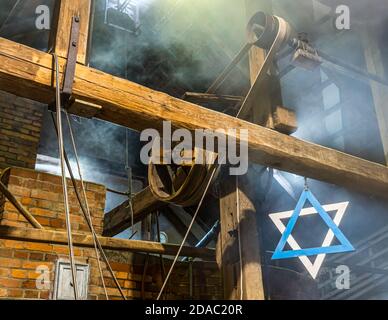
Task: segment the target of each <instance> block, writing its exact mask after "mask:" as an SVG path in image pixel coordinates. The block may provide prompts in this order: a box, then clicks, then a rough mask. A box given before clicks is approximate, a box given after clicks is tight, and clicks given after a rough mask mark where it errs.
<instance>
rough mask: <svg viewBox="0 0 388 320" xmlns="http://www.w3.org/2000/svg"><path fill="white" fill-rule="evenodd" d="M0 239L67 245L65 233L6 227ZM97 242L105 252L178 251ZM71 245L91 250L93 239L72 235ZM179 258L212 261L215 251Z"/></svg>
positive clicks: (142, 243) (170, 253)
mask: <svg viewBox="0 0 388 320" xmlns="http://www.w3.org/2000/svg"><path fill="white" fill-rule="evenodd" d="M0 239H7V240H17V241H23V242H38V243H50V244H58V245H65V246H67V244H68V240H67V235H66V232H61V231H49V230H37V229H25V228H15V227H8V226H0ZM99 240H100V243H101V246H102V248H103V249H107V250H116V251H126V252H142V253H152V254H162V255H167V256H174V255H176V254H177V252H178V249H179V245H175V244H162V243H158V242H150V241H139V240H125V239H115V238H105V237H99ZM73 244H74V246H76V247H83V248H93V246H94V242H93V237H92V236H91V235H87V234H80V233H74V234H73ZM181 256H182V257H193V258H202V259H205V260H209V259H210V260H214V258H215V250H213V249H207V248H192V247H184V248H183V250H182V253H181Z"/></svg>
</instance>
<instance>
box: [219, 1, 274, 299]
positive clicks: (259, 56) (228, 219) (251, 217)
mask: <svg viewBox="0 0 388 320" xmlns="http://www.w3.org/2000/svg"><path fill="white" fill-rule="evenodd" d="M245 5H246V12H247V17H248V19H250V18H251V17H252V15H253V14H254V13H256V12H257V11H264V12H266V13H268V14H271V13H272V3H271V0H262V1H255V0H245ZM265 57H266V52H265V51H264V50H263V49H260V48H257V47H254V48H252V49H251V51H250V53H249V64H250V68H249V69H250V78H251V82H252V83H253V82H254V81H255V79H256V76H257V74H258V72H259V70H260V68H261V66H262V65H263V63H264V60H265ZM274 85H275V87H274ZM274 88H276V89H279V90H278V91H277V92H276V95H277V96H278V97H277V98H280V99H281V93H280V85H279V82H278V83H277V85H276V83H275V82H274V79H272V77H271V76H268V78H267V81H264V82H263V85H262V87H261V89H260V90H259V91H258V92H257V93H256V94H257V97H258V99H255V105H254V106H251V110H252V114H251V120H252V121H253V122H254V123H257V124H260V125H264V126H267V127H269V128H273V123H274V122H273V118H272V105H273V101H272V94H271V92H272V91H273V89H274ZM276 89H275V90H276ZM248 177H249V178H250V179H255V178H258V177H257V173H256V171H252V170H250V171H249V172H248V174H247V176H245V177H239V178H238V179H239V183H238V187H237V183H236V179H235V177H230V178H228V181H226V183H225V184H224V188H223V191H222V196H221V198H220V221H221V232H220V235H219V239H218V246H217V260H218V262H219V264H220V265H221V269H222V273H223V279H224V298H225V299H231V300H238V299H241V298H242V299H244V300H264V299H265V292H264V282H263V272H262V266H261V249H260V242H261V241H260V234H259V222H258V219H259V217H258V213H257V209H256V207H255V203H254V201H253V199H254V196H255V195H254V192H253V193H252V192H250V191H251V190H250V187H249V179H248ZM239 234H240V236H239ZM239 241H240V243H239ZM240 255H241V256H240ZM240 259H241V261H240ZM241 265H242V268H241Z"/></svg>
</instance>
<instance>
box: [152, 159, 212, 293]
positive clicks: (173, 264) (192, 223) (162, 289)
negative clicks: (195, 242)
mask: <svg viewBox="0 0 388 320" xmlns="http://www.w3.org/2000/svg"><path fill="white" fill-rule="evenodd" d="M217 169H218V166H215V167H214V168H213V171H212V174H211V176H210V179H209V182H208V184H207V185H206V188H205V191H204V192H203V195H202V198H201V200H200V202H199V204H198V207H197V210H196V211H195V213H194V216H193V219H192V220H191V223H190V225H189V227H188V229H187V232H186V234H185V236H184V238H183V240H182V243H181V245H180V246H179V249H178V252H177V254H176V256H175V258H174V261H173V263H172V265H171V268H170V270H169V271H168V274H167V276H166V279H165V280H164V283H163V286H162V288H161V289H160V292H159V295H158V297H157V300H160V298H161V296H162V294H163V292H164V289H165V288H166V285H167V283H168V281H169V279H170V277H171V274H172V272H173V270H174V268H175V265H176V263H177V262H178V259H179V257H180V255H181V252H182V249H183V246H184V245H185V243H186V241H187V238H188V237H189V234H190V232H191V229H192V228H193V225H194V222H195V220H197V216H198V214H199V210H200V209H201V207H202V203H203V201H204V200H205V197H206V194H207V192H208V190H209V188H210V186H211V183H212V181H213V179H214V176H215V175H216V172H217Z"/></svg>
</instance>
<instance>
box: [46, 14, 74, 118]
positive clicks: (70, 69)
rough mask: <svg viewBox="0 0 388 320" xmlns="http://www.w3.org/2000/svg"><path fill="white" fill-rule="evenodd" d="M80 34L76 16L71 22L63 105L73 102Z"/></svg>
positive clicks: (53, 107)
mask: <svg viewBox="0 0 388 320" xmlns="http://www.w3.org/2000/svg"><path fill="white" fill-rule="evenodd" d="M79 35H80V18H79V17H78V16H74V17H73V18H72V22H71V31H70V41H69V49H68V53H67V62H66V67H65V73H64V78H63V85H62V90H61V103H62V106H64V107H65V108H68V107H69V106H71V104H72V103H73V101H72V100H73V99H72V94H73V83H74V77H75V69H76V66H77V58H78V42H79ZM49 109H50V110H51V111H55V103H54V102H52V103H51V104H50V105H49Z"/></svg>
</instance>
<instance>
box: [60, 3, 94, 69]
mask: <svg viewBox="0 0 388 320" xmlns="http://www.w3.org/2000/svg"><path fill="white" fill-rule="evenodd" d="M90 15H91V0H61V1H60V7H59V16H58V25H57V27H56V35H57V36H56V39H55V53H56V54H57V55H58V56H59V57H62V58H66V57H67V52H68V50H69V42H70V31H71V21H72V18H73V17H74V16H78V17H79V18H80V37H79V45H78V59H77V61H78V62H79V63H81V64H86V59H87V50H88V48H87V47H88V37H89V27H90Z"/></svg>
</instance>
